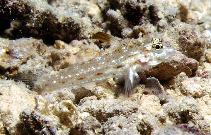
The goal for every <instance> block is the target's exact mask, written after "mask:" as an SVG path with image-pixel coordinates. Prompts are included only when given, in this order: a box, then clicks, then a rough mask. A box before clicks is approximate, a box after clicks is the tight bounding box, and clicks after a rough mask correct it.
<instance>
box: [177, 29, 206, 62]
mask: <svg viewBox="0 0 211 135" xmlns="http://www.w3.org/2000/svg"><path fill="white" fill-rule="evenodd" d="M179 35H180V36H179V46H180V50H181V51H182V52H183V53H184V54H185V55H187V56H188V57H190V58H194V59H196V60H198V61H199V60H200V58H201V57H202V56H203V55H204V51H205V47H206V42H205V40H204V39H203V38H202V37H201V35H200V33H199V32H197V31H196V30H195V29H193V30H192V29H186V30H181V31H180V34H179Z"/></svg>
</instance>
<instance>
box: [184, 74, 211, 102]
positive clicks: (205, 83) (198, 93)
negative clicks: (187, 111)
mask: <svg viewBox="0 0 211 135" xmlns="http://www.w3.org/2000/svg"><path fill="white" fill-rule="evenodd" d="M181 83H182V86H181V92H182V93H183V94H185V95H188V96H192V97H195V98H200V97H202V96H204V95H206V94H210V92H211V79H207V78H200V77H193V78H187V79H185V80H184V81H183V82H181Z"/></svg>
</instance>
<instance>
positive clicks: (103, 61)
mask: <svg viewBox="0 0 211 135" xmlns="http://www.w3.org/2000/svg"><path fill="white" fill-rule="evenodd" d="M174 52H175V50H174V49H172V48H161V49H155V48H152V44H151V43H147V44H145V45H140V46H120V47H118V48H117V49H115V50H114V51H113V52H111V53H107V54H104V55H102V56H99V57H96V58H94V59H92V60H90V61H87V62H84V63H80V64H74V65H70V66H69V67H68V68H66V69H63V70H60V71H59V72H58V73H56V74H52V75H44V76H43V77H42V78H41V79H40V80H39V81H38V83H37V84H38V85H39V87H40V88H41V89H44V90H50V91H52V90H57V89H61V88H67V87H68V88H77V87H80V86H82V85H84V84H87V83H90V82H101V81H104V80H106V79H108V78H125V90H126V91H130V90H131V89H132V88H133V86H134V84H135V82H136V81H135V80H134V79H135V78H137V73H138V72H142V71H144V70H147V69H149V68H152V67H154V66H156V65H158V64H160V63H161V62H163V61H164V60H165V59H168V57H171V54H173V53H174Z"/></svg>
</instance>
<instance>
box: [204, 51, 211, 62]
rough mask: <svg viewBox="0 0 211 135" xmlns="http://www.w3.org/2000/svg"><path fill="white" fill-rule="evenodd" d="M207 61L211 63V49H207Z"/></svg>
mask: <svg viewBox="0 0 211 135" xmlns="http://www.w3.org/2000/svg"><path fill="white" fill-rule="evenodd" d="M205 57H206V60H207V62H209V63H211V49H207V50H206V52H205Z"/></svg>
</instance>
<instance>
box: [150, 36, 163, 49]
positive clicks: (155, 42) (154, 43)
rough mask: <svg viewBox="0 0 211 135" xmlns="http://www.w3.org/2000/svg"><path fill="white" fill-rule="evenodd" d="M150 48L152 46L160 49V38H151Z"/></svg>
mask: <svg viewBox="0 0 211 135" xmlns="http://www.w3.org/2000/svg"><path fill="white" fill-rule="evenodd" d="M152 48H154V49H161V48H163V44H162V41H161V39H158V38H153V39H152Z"/></svg>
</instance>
